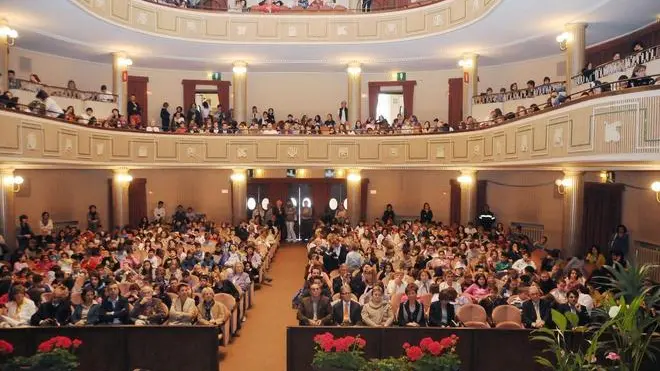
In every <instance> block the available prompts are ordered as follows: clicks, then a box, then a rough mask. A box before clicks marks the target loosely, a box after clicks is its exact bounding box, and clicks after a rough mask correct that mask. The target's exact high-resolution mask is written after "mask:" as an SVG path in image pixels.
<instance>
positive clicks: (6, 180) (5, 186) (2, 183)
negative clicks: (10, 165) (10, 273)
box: [0, 169, 18, 251]
mask: <svg viewBox="0 0 660 371" xmlns="http://www.w3.org/2000/svg"><path fill="white" fill-rule="evenodd" d="M14 190H15V185H14V169H0V234H1V235H3V236H4V238H5V243H6V244H7V246H8V247H9V249H10V250H11V251H14V250H15V249H16V247H17V243H16V228H17V224H18V221H17V219H16V214H15V212H14Z"/></svg>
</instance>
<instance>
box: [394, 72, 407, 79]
mask: <svg viewBox="0 0 660 371" xmlns="http://www.w3.org/2000/svg"><path fill="white" fill-rule="evenodd" d="M396 81H406V73H405V72H397V73H396Z"/></svg>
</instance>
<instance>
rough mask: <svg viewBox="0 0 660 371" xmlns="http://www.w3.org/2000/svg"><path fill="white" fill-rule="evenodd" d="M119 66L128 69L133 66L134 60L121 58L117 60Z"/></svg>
mask: <svg viewBox="0 0 660 371" xmlns="http://www.w3.org/2000/svg"><path fill="white" fill-rule="evenodd" d="M117 65H118V66H119V67H128V66H132V65H133V60H132V59H131V58H126V57H121V58H117Z"/></svg>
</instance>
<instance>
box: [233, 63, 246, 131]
mask: <svg viewBox="0 0 660 371" xmlns="http://www.w3.org/2000/svg"><path fill="white" fill-rule="evenodd" d="M232 72H233V73H232V75H231V79H232V83H231V85H232V88H233V89H234V100H233V102H232V108H233V109H234V119H235V120H236V121H237V122H239V123H241V122H243V121H245V119H246V118H247V63H245V62H234V68H233V69H232Z"/></svg>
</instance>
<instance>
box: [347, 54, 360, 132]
mask: <svg viewBox="0 0 660 371" xmlns="http://www.w3.org/2000/svg"><path fill="white" fill-rule="evenodd" d="M346 72H348V121H349V122H350V123H351V124H352V125H354V124H355V121H357V120H361V119H362V91H361V89H362V68H361V67H360V63H357V62H353V63H350V64H349V65H348V68H347V69H346Z"/></svg>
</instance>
